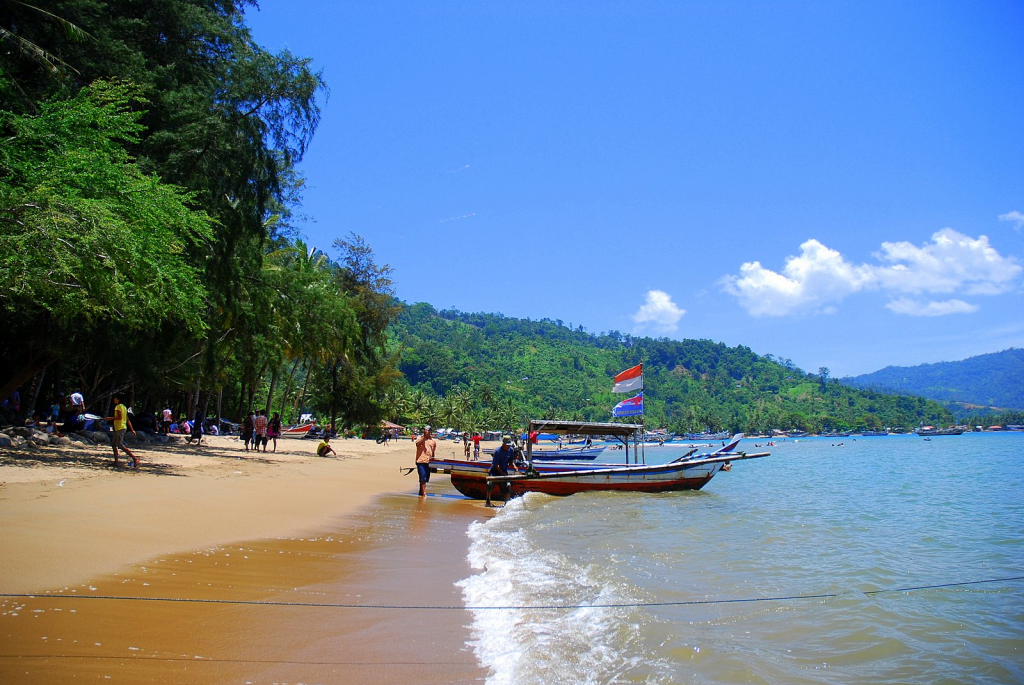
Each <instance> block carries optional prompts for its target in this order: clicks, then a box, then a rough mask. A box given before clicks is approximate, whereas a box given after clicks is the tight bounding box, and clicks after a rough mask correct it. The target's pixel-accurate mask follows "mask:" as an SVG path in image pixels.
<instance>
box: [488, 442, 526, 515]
mask: <svg viewBox="0 0 1024 685" xmlns="http://www.w3.org/2000/svg"><path fill="white" fill-rule="evenodd" d="M514 458H515V450H513V449H512V438H510V437H509V436H507V435H506V436H505V437H503V438H502V439H501V447H499V448H498V449H496V450H494V453H493V454H492V455H491V468H490V470H489V471H488V472H487V475H489V476H507V475H508V472H509V469H512V470H513V471H518V470H519V469H517V468H516V465H515V463H513V459H514ZM499 487H500V488H501V495H502V501H503V502H508V496H509V493H510V492H511V490H512V486H511V484H510V483H509V482H508V481H502V483H501V484H500V486H499ZM493 489H494V483H493V482H491V481H488V482H487V503H486V506H488V507H493V506H494V505H493V504H491V492H492V490H493Z"/></svg>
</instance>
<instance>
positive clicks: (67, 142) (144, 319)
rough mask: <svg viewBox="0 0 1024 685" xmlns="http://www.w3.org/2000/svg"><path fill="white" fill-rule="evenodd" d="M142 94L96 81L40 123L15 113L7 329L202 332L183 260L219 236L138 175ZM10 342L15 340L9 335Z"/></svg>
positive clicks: (0, 262) (5, 157)
mask: <svg viewBox="0 0 1024 685" xmlns="http://www.w3.org/2000/svg"><path fill="white" fill-rule="evenodd" d="M133 95H134V89H133V88H131V87H130V86H128V85H125V84H109V83H104V82H97V83H95V84H94V85H93V86H92V87H90V88H85V89H83V90H82V91H81V92H80V93H79V94H78V95H77V96H76V97H75V98H74V99H72V100H67V101H56V102H48V103H44V104H43V105H42V107H41V111H40V113H39V114H38V115H35V116H17V115H11V114H6V115H3V118H2V124H0V125H2V127H3V129H5V130H6V131H8V132H9V134H10V135H9V137H7V139H6V140H5V141H4V142H3V143H2V144H0V169H2V170H3V171H2V172H0V174H2V175H0V306H2V307H3V309H4V311H5V315H6V316H7V317H10V318H9V320H27V321H36V320H37V319H38V317H40V316H41V315H42V314H44V313H45V314H48V315H51V316H53V317H54V318H55V320H56V322H57V323H58V324H60V325H69V324H71V323H72V322H74V324H75V325H76V326H77V327H88V326H92V325H97V324H104V323H106V324H109V323H111V322H112V321H113V320H114V319H117V320H118V326H119V327H121V328H124V329H128V330H131V329H152V328H154V327H158V326H159V325H160V324H161V323H162V322H164V321H167V320H176V321H178V322H180V323H181V324H183V325H184V326H185V327H186V328H188V329H191V330H193V331H195V332H198V331H201V330H202V329H203V327H204V322H203V321H202V319H200V318H199V317H196V316H194V315H192V313H194V312H196V311H198V310H200V309H201V308H202V307H203V306H204V305H203V303H204V297H205V289H204V288H203V286H202V284H201V282H200V280H199V278H198V275H199V271H198V269H197V268H195V267H194V266H193V265H191V264H189V263H188V261H187V260H186V259H185V252H186V251H187V249H188V248H189V247H191V246H194V245H196V244H197V243H201V242H202V241H203V240H204V239H206V238H208V236H209V235H210V221H209V219H208V218H207V216H206V215H205V213H204V212H202V211H197V210H195V209H192V208H190V207H189V206H188V202H189V201H190V199H191V195H190V194H188V193H185V192H184V191H182V190H180V189H178V188H175V187H173V186H169V185H165V184H162V183H161V182H160V181H159V179H157V178H156V177H154V176H152V175H146V174H143V173H141V172H140V171H139V169H138V167H137V166H136V165H135V164H134V163H133V162H132V159H131V157H130V156H129V155H128V153H127V151H126V150H125V149H124V147H123V144H124V143H126V142H133V141H136V140H137V139H138V135H139V132H140V131H141V126H140V125H139V123H138V119H139V114H138V113H136V112H132V111H131V110H130V109H129V106H130V104H131V102H132V99H133ZM8 333H9V331H8Z"/></svg>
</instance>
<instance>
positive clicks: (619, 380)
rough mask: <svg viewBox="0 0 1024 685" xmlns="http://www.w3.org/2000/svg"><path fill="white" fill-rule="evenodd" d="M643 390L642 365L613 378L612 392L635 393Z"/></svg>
mask: <svg viewBox="0 0 1024 685" xmlns="http://www.w3.org/2000/svg"><path fill="white" fill-rule="evenodd" d="M643 389H644V365H643V364H637V365H636V366H634V367H633V368H631V369H626V370H625V371H623V372H622V373H620V374H619V375H618V376H616V377H615V387H613V388H612V392H636V391H637V390H643Z"/></svg>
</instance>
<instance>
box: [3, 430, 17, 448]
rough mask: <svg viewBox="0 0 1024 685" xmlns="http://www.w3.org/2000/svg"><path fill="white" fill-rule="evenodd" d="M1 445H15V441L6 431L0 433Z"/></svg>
mask: <svg viewBox="0 0 1024 685" xmlns="http://www.w3.org/2000/svg"><path fill="white" fill-rule="evenodd" d="M0 447H14V441H13V440H11V436H9V435H7V434H6V433H0Z"/></svg>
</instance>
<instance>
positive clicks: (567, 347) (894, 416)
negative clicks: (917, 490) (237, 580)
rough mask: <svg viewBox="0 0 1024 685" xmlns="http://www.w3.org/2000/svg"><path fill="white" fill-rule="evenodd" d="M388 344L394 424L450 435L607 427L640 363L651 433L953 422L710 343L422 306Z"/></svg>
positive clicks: (930, 410) (908, 400) (934, 410)
mask: <svg viewBox="0 0 1024 685" xmlns="http://www.w3.org/2000/svg"><path fill="white" fill-rule="evenodd" d="M392 339H393V340H394V341H395V343H396V344H398V345H399V346H400V347H401V353H400V359H401V361H400V365H399V368H400V370H401V371H402V372H403V374H404V375H405V379H406V381H407V382H408V384H409V386H410V387H409V389H408V391H407V392H406V393H405V396H403V397H393V398H392V399H394V400H395V401H394V402H393V403H392V404H393V405H394V406H392V407H391V412H392V414H393V415H394V416H395V417H396V419H397V418H401V419H403V420H415V419H416V415H417V414H418V415H420V416H425V415H427V414H430V413H433V414H434V415H435V416H437V415H438V412H440V416H439V418H436V419H435V420H438V421H442V422H444V423H454V422H455V421H456V420H457V418H458V416H459V413H460V412H461V415H462V416H468V417H470V418H464V419H463V420H464V421H469V422H472V421H475V422H477V423H481V422H482V423H486V422H487V421H488V420H494V418H496V417H495V416H493V415H491V416H488V415H487V412H488V411H492V410H493V408H495V407H498V408H502V409H504V414H503V416H506V417H508V418H509V419H511V418H512V417H511V416H510V414H513V413H516V414H519V415H520V419H521V418H523V417H525V416H529V417H534V418H540V417H544V418H575V419H581V420H602V421H603V420H609V418H610V416H611V408H612V407H613V406H614V405H615V403H616V402H618V401H620V400H622V399H624V396H623V395H613V394H612V393H611V387H612V378H613V377H614V376H615V374H617V373H619V372H620V371H623V370H624V369H626V368H628V367H630V366H633V365H635V364H637V363H639V362H643V363H644V376H645V387H646V390H645V404H646V417H647V423H648V425H652V426H665V427H669V428H672V429H675V430H678V431H695V430H703V429H711V430H724V429H728V430H745V431H748V432H760V431H765V430H768V429H771V428H782V429H791V428H793V429H803V430H810V431H821V430H825V429H829V428H831V429H836V430H839V429H843V428H858V427H868V426H878V427H880V426H883V425H885V426H890V427H895V426H905V427H908V428H909V427H914V426H917V425H919V424H920V422H921V421H922V420H923V421H925V422H928V423H944V422H948V421H950V420H951V418H952V417H951V415H950V414H949V412H948V411H947V410H946V409H944V408H943V407H942V406H941V405H939V404H937V403H934V402H928V401H925V400H922V399H919V398H915V397H906V396H902V397H897V396H892V395H886V394H883V393H879V392H874V391H864V390H857V389H853V388H848V387H846V386H843V385H840V384H839V383H837V382H836V381H835V380H832V379H829V378H828V374H827V370H824V369H823V370H822V371H823V372H824V377H822V376H821V375H809V374H806V373H804V372H803V371H801V370H800V369H798V368H796V367H794V366H793V364H792V362H789V361H786V360H779V359H774V358H772V357H770V356H767V357H763V356H759V355H757V354H754V352H752V351H751V350H750V349H748V348H746V347H742V346H741V347H728V346H726V345H724V344H722V343H715V342H712V341H710V340H684V341H678V340H669V339H664V338H663V339H658V340H655V339H650V338H635V337H632V336H630V335H624V334H620V333H618V332H616V331H612V332H610V333H607V334H601V335H593V334H590V333H587V332H585V331H584V330H583V329H582V328H580V329H577V330H573V329H570V328H568V327H566V326H564V325H562V324H561V322H556V321H549V320H543V321H531V320H524V319H515V318H510V317H505V316H502V315H500V314H469V313H464V312H459V311H440V312H439V311H437V310H435V309H434V308H433V307H431V306H430V305H428V304H423V303H420V304H414V305H410V306H408V307H406V308H405V310H404V312H403V313H402V314H401V315H400V316H399V319H398V321H397V323H396V324H395V326H394V330H393V338H392ZM431 398H435V399H433V400H432V399H431ZM442 398H443V399H442ZM431 401H434V402H436V403H438V404H437V406H436V407H435V408H434V409H432V410H431V409H429V408H428V407H427V406H426V405H428V404H429V403H430V402H431Z"/></svg>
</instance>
